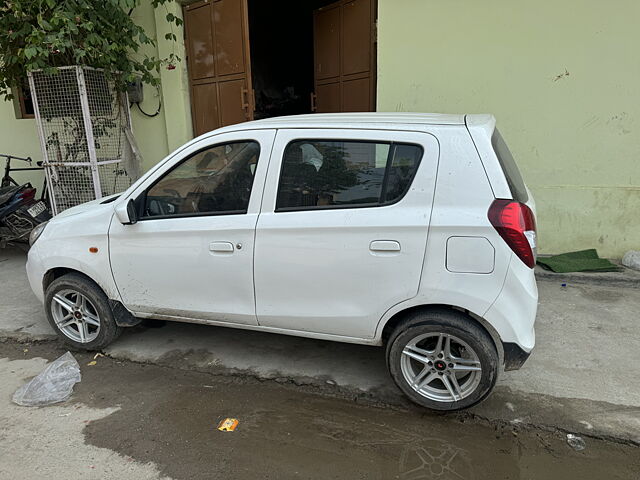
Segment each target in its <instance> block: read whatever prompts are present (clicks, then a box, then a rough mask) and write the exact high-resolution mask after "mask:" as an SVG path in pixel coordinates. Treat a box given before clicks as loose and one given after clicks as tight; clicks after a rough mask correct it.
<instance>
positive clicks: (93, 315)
mask: <svg viewBox="0 0 640 480" xmlns="http://www.w3.org/2000/svg"><path fill="white" fill-rule="evenodd" d="M51 313H52V314H53V319H54V321H55V324H56V326H57V327H58V329H59V330H60V331H61V332H62V333H63V334H64V335H65V336H66V337H68V338H70V339H71V340H73V341H74V342H78V343H90V342H92V341H93V340H95V339H96V338H97V336H98V334H99V333H100V316H99V315H98V311H97V310H96V307H95V306H94V305H93V303H91V300H89V299H88V298H87V297H86V296H85V295H83V294H82V293H80V292H78V291H76V290H71V289H65V290H61V291H59V292H58V293H56V294H55V295H54V296H53V298H52V299H51Z"/></svg>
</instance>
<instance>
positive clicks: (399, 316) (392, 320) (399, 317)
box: [380, 304, 504, 365]
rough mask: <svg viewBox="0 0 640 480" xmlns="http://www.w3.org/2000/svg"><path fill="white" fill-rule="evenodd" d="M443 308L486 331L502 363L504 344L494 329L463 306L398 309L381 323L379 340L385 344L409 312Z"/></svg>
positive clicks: (419, 306)
mask: <svg viewBox="0 0 640 480" xmlns="http://www.w3.org/2000/svg"><path fill="white" fill-rule="evenodd" d="M443 310H445V311H455V312H459V313H462V314H463V315H464V316H465V317H467V319H468V320H469V322H472V323H474V324H476V325H478V326H480V328H482V329H483V330H484V331H486V332H487V334H488V335H489V336H490V337H491V340H493V344H494V346H495V347H496V351H497V352H498V361H499V363H498V364H499V365H503V364H504V345H503V343H502V340H501V338H500V335H499V334H498V332H497V331H496V329H495V328H494V327H493V326H492V325H491V324H490V323H489V322H488V321H487V320H485V319H484V318H482V317H481V316H480V315H477V314H475V313H474V312H471V311H470V310H467V309H465V308H461V307H457V306H454V305H446V304H422V305H413V306H410V307H407V308H405V309H403V310H400V311H398V312H396V313H394V314H393V315H392V316H391V317H389V319H387V321H386V322H385V323H384V324H383V325H382V330H381V332H380V341H381V342H382V344H383V345H386V343H387V340H388V339H389V337H390V336H391V334H392V332H393V330H394V329H395V328H396V327H397V326H398V325H399V324H400V323H401V322H402V321H403V320H404V319H405V318H407V316H408V315H410V314H413V313H417V312H423V313H429V312H436V311H440V312H441V311H443Z"/></svg>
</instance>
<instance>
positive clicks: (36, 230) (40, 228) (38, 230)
mask: <svg viewBox="0 0 640 480" xmlns="http://www.w3.org/2000/svg"><path fill="white" fill-rule="evenodd" d="M46 226H47V222H43V223H40V224H39V225H36V226H35V227H33V230H31V233H30V234H29V246H31V245H33V244H34V243H36V240H38V238H39V237H40V235H42V232H44V227H46Z"/></svg>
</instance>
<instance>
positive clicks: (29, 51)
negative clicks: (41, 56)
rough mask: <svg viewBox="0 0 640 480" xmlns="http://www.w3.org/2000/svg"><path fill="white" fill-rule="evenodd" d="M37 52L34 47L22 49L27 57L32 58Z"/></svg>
mask: <svg viewBox="0 0 640 480" xmlns="http://www.w3.org/2000/svg"><path fill="white" fill-rule="evenodd" d="M37 54H38V49H37V48H36V47H27V48H25V49H24V56H25V57H27V58H33V57H35V56H36V55H37Z"/></svg>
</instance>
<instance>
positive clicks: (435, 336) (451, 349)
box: [387, 310, 498, 410]
mask: <svg viewBox="0 0 640 480" xmlns="http://www.w3.org/2000/svg"><path fill="white" fill-rule="evenodd" d="M387 365H388V367H389V372H390V373H391V376H392V377H393V380H394V381H395V383H396V385H398V387H399V388H400V389H401V390H402V391H403V392H404V394H405V395H407V396H408V397H409V398H410V399H411V400H413V401H414V402H415V403H417V404H419V405H422V406H424V407H427V408H430V409H434V410H460V409H462V408H467V407H470V406H472V405H475V404H476V403H478V402H480V401H482V400H483V399H484V398H486V397H487V395H488V394H489V393H490V392H491V390H492V389H493V387H494V385H495V383H496V380H497V375H498V354H497V352H496V348H495V345H494V343H493V340H492V339H491V337H490V336H489V335H488V334H487V332H485V331H484V330H483V329H482V328H481V327H480V326H479V325H477V324H475V323H474V322H473V321H472V320H470V319H469V318H467V317H466V316H465V315H463V314H462V313H458V312H455V311H447V310H443V311H430V312H421V313H415V314H412V315H411V316H410V317H408V318H407V319H406V320H405V321H404V322H402V323H401V324H400V325H398V327H397V328H396V330H395V331H394V332H393V334H392V335H391V338H390V339H389V343H388V345H387Z"/></svg>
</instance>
